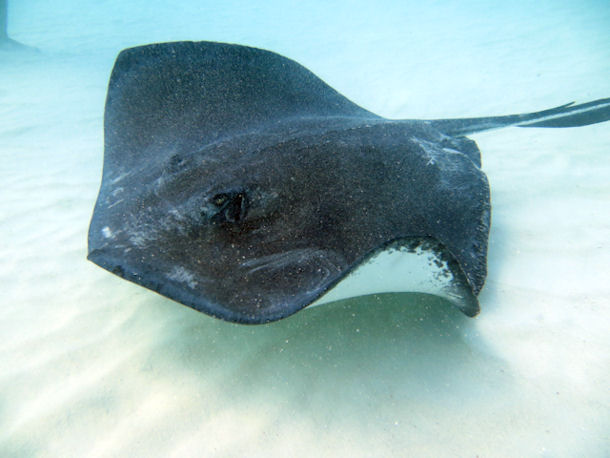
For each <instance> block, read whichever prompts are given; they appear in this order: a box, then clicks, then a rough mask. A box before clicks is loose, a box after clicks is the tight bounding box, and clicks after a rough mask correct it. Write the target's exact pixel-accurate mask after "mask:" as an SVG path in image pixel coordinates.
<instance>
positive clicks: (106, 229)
mask: <svg viewBox="0 0 610 458" xmlns="http://www.w3.org/2000/svg"><path fill="white" fill-rule="evenodd" d="M102 235H103V236H104V237H106V238H107V239H112V238H114V234H113V233H112V230H111V229H110V228H109V227H108V226H104V227H103V228H102Z"/></svg>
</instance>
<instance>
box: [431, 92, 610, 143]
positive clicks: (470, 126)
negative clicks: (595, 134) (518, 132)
mask: <svg viewBox="0 0 610 458" xmlns="http://www.w3.org/2000/svg"><path fill="white" fill-rule="evenodd" d="M608 120H610V98H606V99H598V100H594V101H592V102H587V103H581V104H578V105H574V103H573V102H572V103H568V104H565V105H561V106H559V107H555V108H551V109H548V110H543V111H537V112H534V113H525V114H516V115H507V116H489V117H483V118H461V119H437V120H433V121H430V123H431V124H432V125H433V126H434V127H436V128H437V129H439V130H440V131H441V132H444V133H446V134H448V135H469V134H474V133H476V132H483V131H485V130H491V129H499V128H502V127H508V126H518V127H580V126H587V125H589V124H597V123H599V122H604V121H608Z"/></svg>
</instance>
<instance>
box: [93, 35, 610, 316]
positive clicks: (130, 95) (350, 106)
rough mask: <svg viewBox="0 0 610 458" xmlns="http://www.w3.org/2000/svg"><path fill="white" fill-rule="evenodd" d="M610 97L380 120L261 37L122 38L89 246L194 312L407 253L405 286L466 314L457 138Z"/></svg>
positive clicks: (574, 111) (476, 235) (463, 184)
mask: <svg viewBox="0 0 610 458" xmlns="http://www.w3.org/2000/svg"><path fill="white" fill-rule="evenodd" d="M609 106H610V101H609V100H608V99H605V100H598V101H595V102H590V103H588V104H583V105H577V106H573V105H565V106H562V107H558V108H555V109H551V110H547V111H544V112H538V113H532V114H525V115H512V116H504V117H493V118H475V119H457V120H434V121H422V120H388V119H385V118H382V117H380V116H377V115H375V114H373V113H371V112H369V111H367V110H365V109H363V108H361V107H359V106H357V105H355V104H354V103H352V102H350V101H349V100H347V99H346V98H345V97H343V96H342V95H340V94H339V93H338V92H336V91H335V90H333V89H332V88H331V87H329V86H328V85H326V84H325V83H324V82H323V81H321V80H320V79H319V78H317V77H316V76H315V75H313V74H312V73H311V72H309V71H308V70H307V69H305V68H304V67H302V66H301V65H299V64H297V63H296V62H294V61H292V60H290V59H287V58H285V57H282V56H280V55H278V54H275V53H272V52H269V51H264V50H260V49H255V48H250V47H245V46H237V45H230V44H222V43H210V42H200V43H195V42H178V43H163V44H154V45H148V46H142V47H137V48H132V49H127V50H124V51H123V52H121V53H120V55H119V56H118V58H117V60H116V63H115V66H114V70H113V72H112V75H111V78H110V83H109V88H108V97H107V101H106V112H105V153H104V171H103V177H102V185H101V189H100V193H99V196H98V200H97V203H96V206H95V211H94V214H93V217H92V220H91V225H90V230H89V256H88V257H89V259H90V260H92V261H93V262H95V263H96V264H98V265H100V266H101V267H104V268H105V269H108V270H109V271H111V272H113V273H115V274H117V275H119V276H121V277H123V278H126V279H127V280H130V281H133V282H135V283H138V284H140V285H142V286H145V287H147V288H149V289H152V290H154V291H156V292H158V293H160V294H162V295H164V296H167V297H169V298H171V299H174V300H176V301H178V302H181V303H183V304H185V305H188V306H190V307H193V308H195V309H197V310H199V311H202V312H205V313H208V314H210V315H213V316H216V317H219V318H222V319H225V320H229V321H234V322H241V323H264V322H269V321H274V320H278V319H280V318H283V317H286V316H288V315H291V314H293V313H295V312H296V311H298V310H300V309H302V308H304V307H306V306H308V305H310V304H312V303H315V302H321V301H323V300H324V297H323V296H325V294H326V293H327V292H329V291H330V290H332V289H333V288H334V287H335V286H336V285H337V284H338V283H341V282H342V281H345V279H346V278H350V276H352V277H353V275H354V273H355V272H357V271H358V269H359V267H362V266H366V265H367V264H370V263H371V262H372V261H373V260H379V259H381V258H383V256H386V255H387V254H388V253H398V254H400V253H402V254H407V255H410V256H411V257H413V258H414V259H419V260H420V261H421V260H423V262H419V264H418V263H415V264H413V265H415V266H416V267H415V269H416V270H418V271H419V270H422V269H423V270H426V268H427V269H428V270H429V271H430V275H428V276H426V275H424V276H423V277H422V278H423V279H420V280H418V281H416V282H415V283H412V284H413V286H412V287H410V286H406V287H404V288H401V290H404V289H406V290H409V288H413V290H415V291H420V292H427V293H433V294H434V293H436V294H440V295H441V296H444V297H446V298H447V299H448V300H450V301H451V302H453V303H454V304H455V305H456V306H457V307H459V308H460V309H461V310H462V311H463V312H464V313H466V314H467V315H470V316H473V315H475V314H476V313H478V311H479V304H478V301H477V298H476V296H477V294H478V293H479V291H480V290H481V288H482V287H483V284H484V281H485V276H486V254H487V238H488V233H489V224H490V196H489V186H488V183H487V179H486V177H485V175H484V173H483V172H482V171H481V168H480V166H481V164H480V154H479V150H478V148H477V146H476V144H475V143H474V142H473V141H472V140H469V139H467V138H466V137H465V136H464V135H466V134H469V133H473V132H478V131H481V130H486V129H490V128H496V127H502V126H507V125H521V126H541V127H567V126H577V125H585V124H591V123H593V122H600V121H603V120H606V119H608V118H609V117H610V108H609ZM386 258H387V256H386ZM384 259H385V258H384ZM388 259H389V258H388ZM426 266H427V267H426ZM419 273H420V272H413V275H407V276H408V277H411V276H412V277H413V278H415V277H417V275H418V274H419ZM362 280H363V281H364V282H366V278H363V279H362ZM404 281H405V285H409V284H410V283H409V281H410V279H409V278H405V279H404ZM418 282H419V283H418ZM418 285H419V286H418ZM332 294H333V293H332V291H331V293H329V295H328V296H326V297H329V299H328V300H332V299H333V297H334V296H333V295H332Z"/></svg>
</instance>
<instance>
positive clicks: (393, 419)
mask: <svg viewBox="0 0 610 458" xmlns="http://www.w3.org/2000/svg"><path fill="white" fill-rule="evenodd" d="M16 3H19V5H15V7H14V9H13V10H11V16H10V18H9V21H10V24H11V27H9V32H10V33H11V34H12V36H13V37H14V38H16V39H18V40H21V41H23V42H25V43H28V44H32V45H34V46H37V47H38V48H40V49H41V52H39V53H36V52H29V53H11V54H9V53H4V54H0V183H2V184H1V191H0V302H1V304H2V305H1V308H0V336H1V339H0V455H3V456H195V455H199V456H306V455H309V456H434V457H441V456H471V457H474V456H481V457H482V456H491V457H495V456H511V457H512V456H553V457H556V456H560V457H561V456H565V457H572V456H587V457H602V456H608V455H609V454H610V439H609V437H608V431H610V413H609V412H610V396H609V392H608V374H609V372H610V352H609V350H610V334H609V333H608V329H609V325H610V311H609V307H610V305H609V299H608V297H610V281H609V277H608V272H610V246H609V245H610V180H609V179H608V177H610V160H609V151H608V145H610V123H605V124H599V125H595V126H589V127H583V128H577V129H563V130H553V129H550V130H545V129H516V128H513V129H506V130H503V131H496V132H489V133H485V134H481V135H477V136H476V137H474V138H475V140H476V141H477V143H478V144H479V147H480V149H481V150H482V152H483V161H484V170H485V171H486V173H487V174H488V177H489V180H490V182H491V186H492V196H493V227H492V231H491V238H490V247H489V276H488V280H487V284H486V286H485V288H484V290H483V292H482V293H481V295H480V301H481V305H482V313H481V315H480V316H479V317H478V318H476V319H469V318H466V317H464V316H462V315H461V314H460V313H459V312H458V311H456V310H454V309H452V308H451V307H450V306H449V305H448V303H446V302H443V301H442V300H440V299H435V298H430V297H426V296H415V295H384V296H371V297H364V298H359V299H356V300H351V301H346V302H339V303H334V304H329V305H325V306H322V307H316V308H315V309H312V310H309V311H304V312H302V313H299V314H297V315H295V316H293V317H291V318H289V319H286V320H283V321H280V322H277V323H274V324H271V325H266V326H257V327H247V326H240V325H232V324H228V323H224V322H221V321H218V320H215V319H213V318H209V317H207V316H205V315H203V314H199V313H197V312H194V311H192V310H190V309H187V308H185V307H182V306H180V305H178V304H176V303H174V302H172V301H170V300H167V299H164V298H162V297H160V296H158V295H156V294H154V293H152V292H149V291H147V290H145V289H143V288H141V287H138V286H136V285H132V284H129V283H127V282H125V281H123V280H121V279H119V278H117V277H114V276H112V275H110V274H108V273H107V272H105V271H103V270H102V269H99V268H97V267H96V266H94V265H93V264H91V263H88V262H87V261H86V260H85V256H86V232H87V226H88V221H89V218H90V215H91V212H92V208H93V203H94V201H95V197H96V194H97V190H98V186H99V180H100V174H101V164H102V155H103V146H102V116H103V103H104V97H105V89H106V88H105V85H106V82H107V78H108V75H109V72H110V69H111V66H112V62H113V58H114V56H115V55H116V53H117V52H118V51H119V50H120V49H121V48H123V47H125V46H129V45H136V44H141V43H145V42H151V41H159V40H176V39H212V40H220V41H231V42H240V43H244V44H251V45H256V46H261V47H265V48H269V49H273V50H275V51H278V52H281V53H283V54H285V55H288V56H290V57H292V58H294V59H296V60H297V61H299V62H301V63H303V64H305V65H306V66H308V67H309V68H310V69H312V70H313V71H314V72H315V73H317V74H318V75H320V76H321V77H322V78H324V79H325V80H326V81H328V82H329V83H330V84H331V85H333V86H334V87H335V88H336V89H338V90H339V91H340V92H342V93H344V94H345V95H346V96H348V97H350V98H352V99H353V100H355V101H356V102H357V103H359V104H361V105H363V106H365V107H366V108H368V109H370V110H372V111H375V112H378V113H379V114H382V115H384V116H388V117H394V118H406V117H411V118H433V117H452V116H463V117H465V116H476V115H492V114H506V113H513V112H523V111H528V110H536V109H543V108H548V107H551V106H556V105H560V104H562V103H566V102H569V101H572V100H576V101H580V102H584V101H588V100H593V99H595V98H601V97H608V96H610V80H609V79H608V75H610V43H609V42H608V36H607V31H608V29H609V28H610V11H609V10H610V9H609V8H608V7H607V5H605V3H604V2H595V1H589V2H582V1H579V2H576V1H573V2H569V1H563V2H548V3H547V2H540V3H538V2H536V5H537V6H527V7H526V6H524V5H525V4H524V5H519V4H518V2H517V3H514V4H511V5H513V6H510V7H506V8H507V9H505V10H493V9H491V8H490V7H489V6H487V5H489V3H487V2H475V1H471V2H451V1H443V2H436V3H434V7H424V6H409V5H408V2H396V3H395V4H394V3H391V2H390V3H388V5H387V6H386V7H384V8H382V9H381V10H377V9H375V8H374V7H373V6H372V5H369V4H367V3H364V2H363V4H362V5H359V6H357V7H355V8H354V7H351V6H349V7H348V6H347V4H345V5H341V4H340V6H336V7H334V8H335V9H333V10H330V9H328V7H326V6H322V2H321V3H320V6H315V7H314V6H312V7H311V8H308V9H303V7H302V6H298V4H297V3H295V4H294V5H292V4H291V5H290V6H284V5H283V4H282V6H278V5H271V4H269V5H268V6H265V7H258V8H255V7H253V6H246V5H240V4H238V3H235V2H233V3H231V2H227V4H226V5H225V6H222V7H220V6H214V5H215V3H216V2H210V6H208V5H205V4H203V6H201V7H200V6H187V7H184V9H181V10H180V11H177V10H175V8H174V7H173V6H171V5H169V4H167V5H166V4H164V3H162V2H158V5H156V6H155V7H154V8H153V7H150V6H149V3H150V2H133V6H132V7H131V8H132V9H131V10H129V9H127V8H128V7H126V6H124V5H123V2H118V1H115V2H93V5H91V6H90V7H89V8H84V11H80V9H77V8H75V7H74V4H71V3H70V2H58V3H57V5H55V7H54V9H50V7H49V6H48V5H47V6H43V5H39V4H38V3H39V2H34V1H23V2H16ZM98 3H104V5H98ZM125 3H129V2H125ZM530 3H531V2H530ZM200 4H201V2H197V5H200ZM316 5H317V4H316ZM401 5H406V6H401ZM528 5H529V3H528ZM604 5H605V6H604ZM45 8H46V9H45ZM299 8H300V9H299ZM75 11H77V12H78V14H76V12H75Z"/></svg>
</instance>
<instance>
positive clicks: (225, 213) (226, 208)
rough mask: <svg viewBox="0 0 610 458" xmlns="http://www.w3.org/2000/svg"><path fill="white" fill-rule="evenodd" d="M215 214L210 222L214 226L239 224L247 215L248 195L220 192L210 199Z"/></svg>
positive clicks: (236, 192) (240, 192)
mask: <svg viewBox="0 0 610 458" xmlns="http://www.w3.org/2000/svg"><path fill="white" fill-rule="evenodd" d="M212 204H213V205H214V207H215V214H214V216H212V218H211V220H212V222H213V223H216V224H223V223H231V224H239V223H241V222H242V221H243V220H244V219H245V218H246V214H247V213H248V204H249V202H248V195H247V194H246V192H245V191H229V192H222V193H219V194H216V195H214V197H212Z"/></svg>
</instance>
